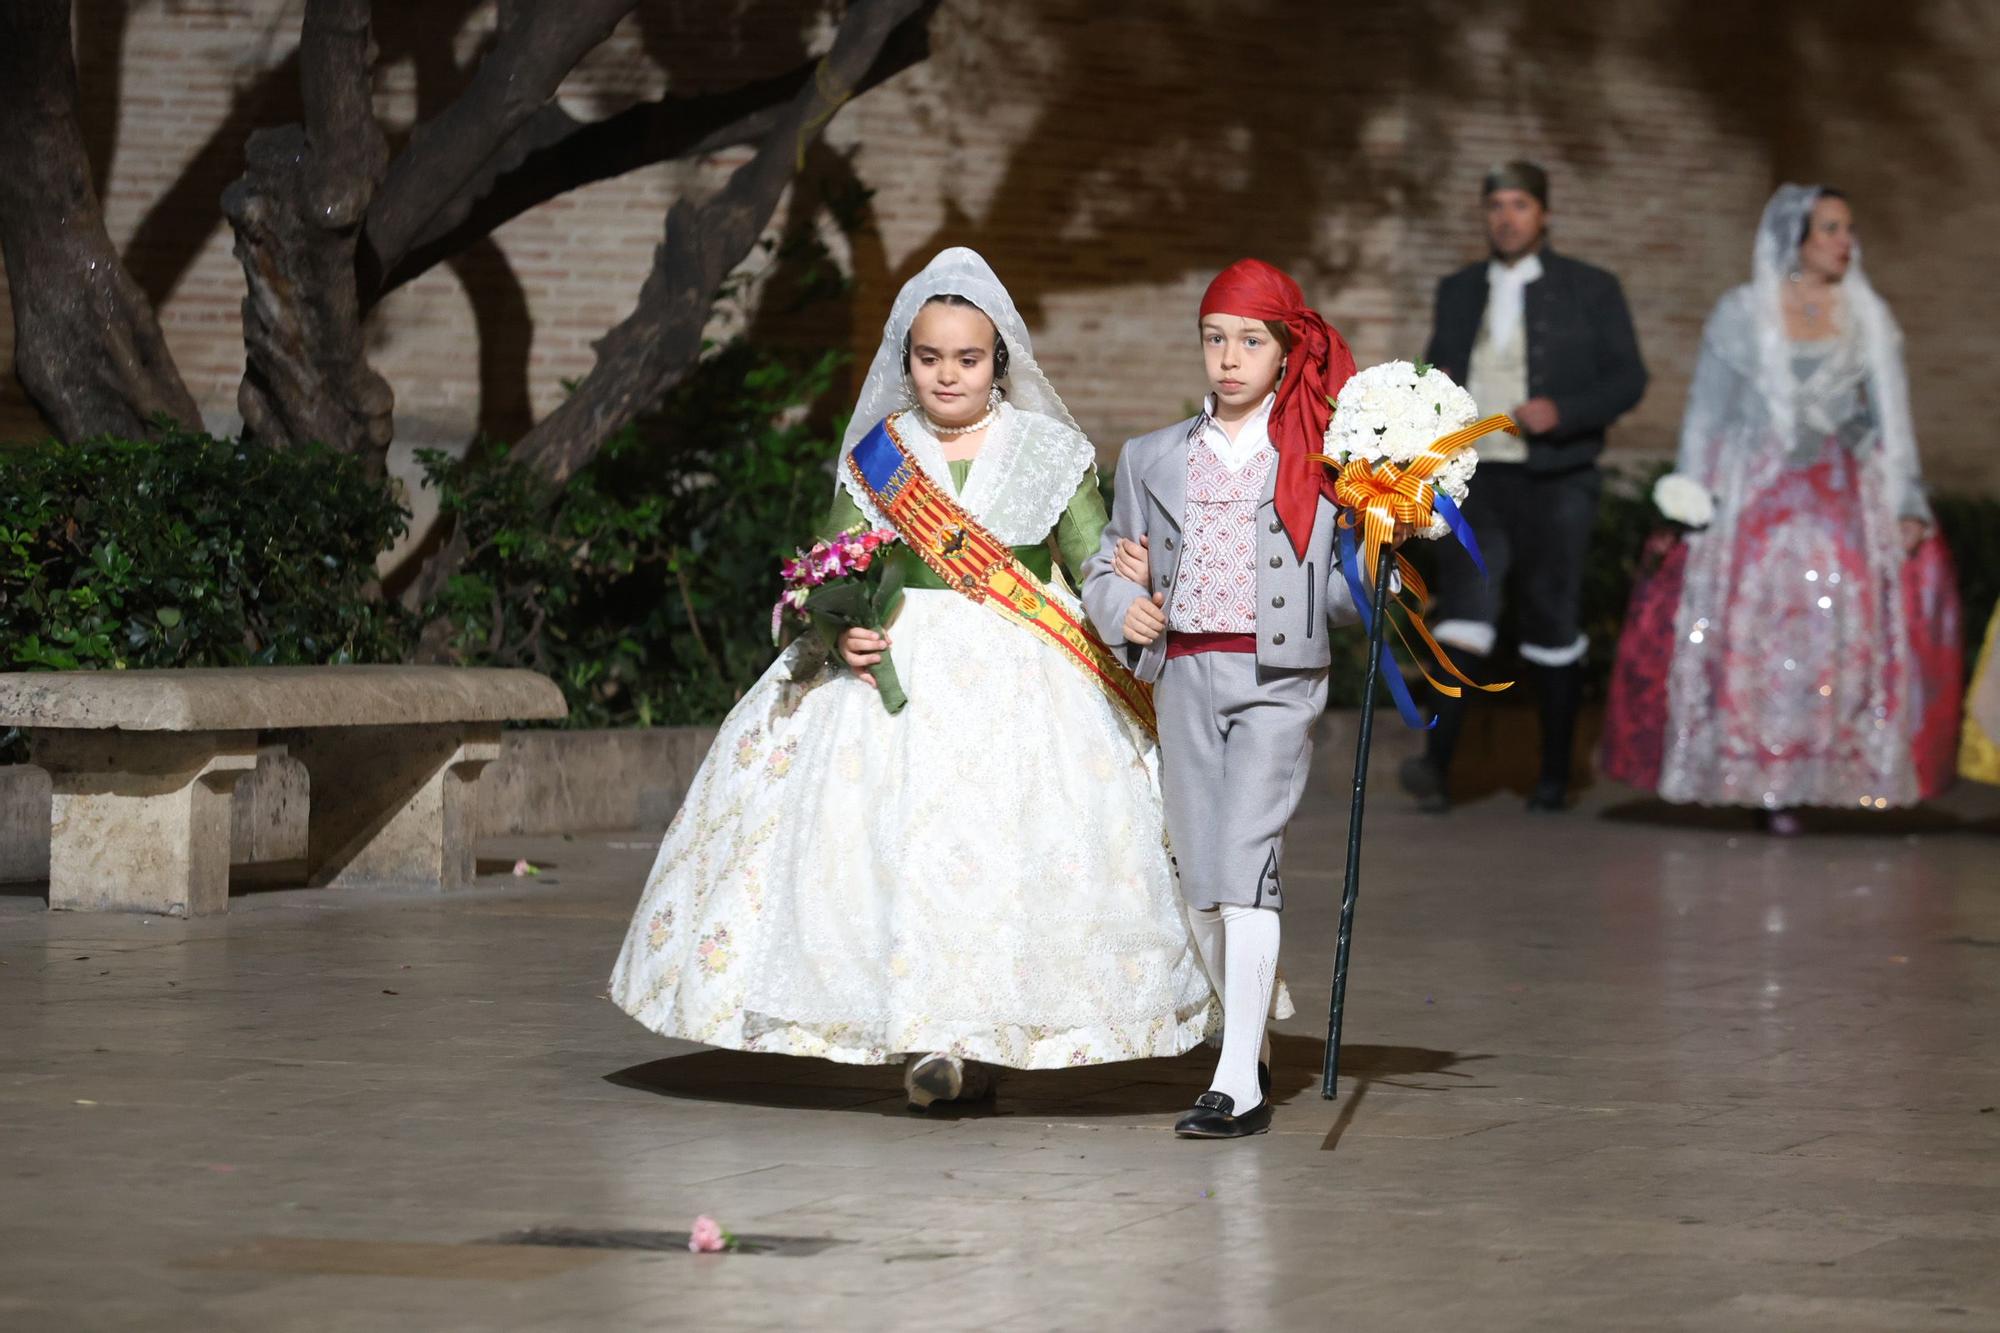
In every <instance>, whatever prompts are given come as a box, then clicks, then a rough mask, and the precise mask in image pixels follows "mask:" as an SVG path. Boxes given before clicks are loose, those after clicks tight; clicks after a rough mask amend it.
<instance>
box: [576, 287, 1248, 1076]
mask: <svg viewBox="0 0 2000 1333" xmlns="http://www.w3.org/2000/svg"><path fill="white" fill-rule="evenodd" d="M1003 390H1004V393H1003ZM885 418H887V421H886V422H885ZM878 423H881V424H880V425H879V426H878ZM886 436H893V437H894V440H895V442H896V446H897V447H898V448H899V449H901V450H902V451H904V453H905V454H906V456H907V458H908V459H909V460H910V461H911V462H912V463H914V464H915V465H916V466H917V467H920V468H921V471H922V474H923V476H924V477H927V478H928V479H929V481H930V482H933V483H935V485H936V487H937V488H938V489H940V490H941V491H942V492H943V493H944V494H945V495H946V496H947V497H949V498H950V499H951V500H954V501H956V503H957V505H958V506H959V507H960V508H961V509H962V510H963V511H964V514H965V515H968V516H969V517H970V519H971V520H973V521H974V522H975V523H976V524H977V525H978V527H980V528H983V530H984V534H990V535H991V537H992V538H993V539H995V540H997V542H998V543H1002V544H1004V545H1005V546H1007V547H1011V548H1013V550H1012V555H1013V557H1014V559H1015V561H1016V562H1017V563H1016V565H1015V568H1017V569H1019V568H1025V569H1027V570H1028V571H1030V572H1031V573H1033V574H1035V575H1036V579H1035V580H1031V581H1030V582H1033V583H1034V585H1035V586H1036V588H1037V591H1038V592H1040V593H1042V594H1046V597H1047V600H1048V601H1049V602H1051V603H1054V604H1056V605H1057V607H1058V609H1060V610H1063V611H1064V612H1065V613H1066V616H1067V617H1068V618H1070V619H1074V620H1076V621H1079V622H1080V621H1081V619H1082V617H1081V612H1080V610H1078V608H1077V606H1076V603H1075V600H1074V597H1073V596H1072V595H1071V594H1070V592H1069V589H1068V587H1067V586H1066V585H1065V584H1064V583H1063V582H1062V580H1061V577H1060V575H1059V574H1056V573H1055V571H1054V570H1053V569H1052V568H1051V556H1052V554H1053V553H1052V551H1051V546H1050V542H1051V538H1053V539H1055V542H1056V544H1057V546H1059V548H1060V550H1061V554H1062V560H1063V563H1064V564H1066V565H1068V566H1069V567H1070V568H1071V570H1072V571H1073V570H1074V568H1075V567H1076V565H1078V564H1080V563H1081V561H1082V560H1083V559H1084V558H1085V557H1086V556H1088V555H1089V554H1090V553H1092V552H1094V551H1095V550H1096V549H1097V544H1098V538H1099V534H1100V533H1101V531H1102V529H1103V526H1104V523H1105V514H1104V508H1103V504H1102V501H1101V500H1100V498H1099V495H1098V490H1097V476H1096V467H1095V453H1094V451H1093V449H1092V447H1091V445H1090V442H1089V441H1088V440H1086V439H1085V438H1084V436H1083V434H1082V433H1081V432H1080V431H1079V430H1078V429H1077V426H1076V423H1075V421H1074V420H1072V419H1071V417H1070V415H1069V412H1068V411H1067V409H1065V408H1064V406H1063V403H1062V400H1061V399H1060V398H1059V397H1057V396H1056V394H1055V391H1054V390H1053V389H1052V388H1051V387H1050V386H1049V383H1048V381H1047V379H1046V378H1045V377H1044V376H1043V375H1042V372H1041V369H1040V368H1039V367H1038V366H1037V365H1036V364H1035V360H1034V353H1033V348H1032V345H1031V343H1030V341H1029V338H1028V332H1027V329H1026V328H1025V327H1024V326H1023V324H1022V322H1021V318H1020V315H1019V313H1018V312H1017V311H1016V310H1015V308H1014V303H1013V300H1012V299H1011V298H1010V297H1009V296H1008V294H1007V292H1006V289H1005V288H1003V287H1002V286H1001V285H1000V282H999V280H998V278H996V277H995V276H994V274H993V271H992V270H991V269H990V268H989V267H988V266H987V265H986V262H985V261H984V260H983V259H981V258H980V257H979V256H978V255H977V254H975V253H973V252H972V251H970V250H966V249H962V248H954V249H950V250H946V251H945V252H943V253H942V254H940V255H938V257H937V258H936V259H934V260H933V261H932V262H931V263H930V265H929V266H928V267H926V268H925V269H924V271H923V272H922V273H920V274H918V275H917V276H916V277H915V278H913V279H911V281H910V282H909V283H908V284H907V285H906V286H905V287H904V288H903V290H902V292H901V294H899V295H898V296H897V298H896V302H895V305H894V307H893V309H892V310H891V313H890V316H889V320H888V322H887V324H886V325H885V327H884V329H883V336H882V344H881V348H880V350H879V351H878V352H877V353H876V356H875V359H874V363H873V365H872V366H871V367H870V369H869V373H868V378H867V380H866V381H865V383H864V384H863V387H862V392H861V398H860V401H859V403H858V404H857V406H856V409H855V413H854V416H853V419H852V421H851V423H850V425H849V426H848V429H847V432H846V437H845V439H844V440H843V442H842V450H841V466H840V468H839V472H838V476H839V481H838V483H837V485H836V493H835V503H834V506H833V513H832V515H831V517H830V518H829V521H828V531H829V532H834V531H844V530H848V529H850V528H851V527H853V526H855V525H856V524H865V525H866V526H870V527H877V528H879V527H888V526H892V523H891V521H890V519H889V517H888V516H887V515H885V514H884V512H883V508H882V506H883V504H885V503H887V501H886V500H882V498H881V496H880V495H879V494H878V493H877V492H875V491H873V490H871V485H870V483H869V481H868V480H867V479H866V478H865V477H864V475H863V470H862V468H861V467H859V466H858V465H857V466H850V456H851V455H853V454H854V452H855V450H856V447H857V445H860V446H862V447H863V449H864V456H866V451H867V450H868V449H869V448H871V447H872V448H875V449H877V450H879V449H880V448H881V446H882V444H883V441H884V438H885V437H886ZM871 437H873V439H872V444H871ZM878 501H880V503H878ZM961 535H962V534H961ZM885 551H886V552H887V553H888V554H889V558H891V559H900V560H902V561H903V562H904V564H905V571H904V572H905V573H906V574H907V576H908V578H907V591H906V592H905V593H904V594H903V597H902V602H901V605H900V608H899V609H898V610H897V612H896V616H895V619H894V622H893V624H892V625H891V628H890V631H889V635H888V637H887V638H883V637H879V636H875V635H871V634H869V633H867V632H866V631H855V630H848V631H846V632H844V633H842V634H841V635H840V636H839V637H840V643H839V646H838V652H837V653H836V654H834V655H833V656H832V657H829V655H828V654H827V652H826V649H825V647H824V646H823V642H822V640H821V639H820V637H819V636H818V635H817V634H812V635H806V636H803V637H802V638H801V639H799V640H798V641H797V642H795V643H794V644H793V645H792V646H791V647H790V648H788V649H787V650H786V651H785V652H784V653H783V654H782V655H781V656H780V657H779V658H778V660H777V661H776V663H774V664H773V665H772V667H771V669H770V670H769V671H767V672H766V673H765V674H764V676H763V678H762V679H761V680H759V681H758V683H757V684H756V686H755V687H754V688H753V689H752V690H751V691H750V692H749V693H748V694H747V695H745V696H744V698H743V700H742V702H741V703H739V704H738V705H737V706H736V708H735V709H734V710H733V711H732V712H731V713H730V715H729V717H728V718H727V719H726V720H725V721H724V722H723V724H722V728H721V733H720V735H719V736H718V737H717V739H716V743H715V746H714V748H713V749H712V750H710V751H709V754H708V756H707V758H706V759H705V760H704V761H703V763H702V766H701V769H700V771H699V772H698V773H697V774H696V776H695V779H694V783H693V785H692V787H691V788H690V789H689V791H688V795H687V799H686V801H685V803H684V804H683V805H682V807H681V810H680V813H679V814H678V815H676V816H675V818H674V821H673V824H672V825H671V827H669V829H668V830H667V834H666V839H665V841H664V842H663V843H662V844H661V847H660V852H659V858H658V860H657V862H656V863H655V864H654V867H653V871H652V874H651V875H650V876H649V877H648V879H647V882H646V889H645V893H644V895H643V897H642V898H641V899H640V902H639V908H638V911H637V913H636V914H635V915H634V917H633V920H632V926H631V929H630V931H629V933H628V934H627V936H626V939H625V945H624V949H623V950H622V952H621V953H620V954H619V957H618V963H617V967H616V969H615V971H614V972H613V974H612V979H611V996H612V998H613V999H614V1000H616V1001H617V1002H618V1004H619V1005H620V1006H622V1007H623V1008H624V1009H625V1010H626V1012H628V1013H630V1014H631V1015H632V1016H633V1017H635V1018H637V1019H638V1020H639V1021H640V1022H642V1023H644V1024H646V1026H648V1027H650V1028H652V1029H653V1030H654V1031H656V1032H659V1033H662V1034H663V1035H666V1036H671V1037H681V1038H686V1039H688V1040H691V1041H698V1042H703V1043H706V1044H708V1045H712V1046H724V1047H730V1048H732V1049H736V1050H745V1051H769V1052H778V1053H782V1054H787V1055H809V1056H819V1057H822V1058H824V1059H829V1060H838V1061H842V1062H846V1063H852V1064H882V1063H888V1062H892V1061H899V1060H902V1061H906V1062H907V1063H906V1067H905V1083H906V1086H907V1088H908V1091H909V1094H910V1101H911V1103H912V1105H913V1106H915V1107H922V1106H925V1105H928V1104H929V1103H930V1102H931V1101H933V1100H940V1099H947V1098H952V1097H960V1096H966V1097H969V1096H976V1095H980V1094H982V1093H983V1092H984V1091H986V1090H987V1089H988V1088H989V1087H990V1080H989V1079H987V1078H985V1077H984V1072H985V1071H984V1070H983V1069H981V1068H979V1067H978V1066H976V1065H974V1064H973V1062H986V1063H988V1064H993V1065H1004V1066H1010V1067H1013V1068H1023V1069H1027V1068H1036V1069H1039V1068H1050V1067H1054V1066H1059V1065H1073V1064H1090V1063H1097V1062H1100V1061H1108V1060H1130V1059H1139V1058H1143V1057H1148V1056H1167V1055H1176V1054H1179V1053H1180V1052H1182V1051H1185V1050H1187V1049H1189V1048H1190V1047H1192V1046H1193V1045H1195V1044H1196V1043H1197V1042H1199V1041H1201V1040H1202V1038H1203V1037H1204V1036H1206V1035H1208V1034H1209V1033H1210V1031H1211V1030H1212V1029H1213V1028H1214V1027H1215V1026H1216V1024H1217V1022H1218V1020H1219V1006H1218V1005H1217V1004H1216V1001H1215V998H1214V994H1213V991H1212V989H1211V987H1210V984H1209V980H1208V978H1207V976H1206V974H1205V973H1204V972H1203V971H1202V967H1201V963H1200V960H1199V956H1198V955H1197V953H1196V952H1195V950H1194V948H1193V947H1192V945H1191V943H1190V938H1189V934H1188V929H1187V923H1186V919H1185V917H1184V916H1183V909H1182V907H1181V899H1180V895H1179V894H1178V892H1177V891H1176V889H1175V885H1174V879H1173V870H1172V866H1171V863H1170V861H1169V859H1168V852H1167V847H1166V842H1165V835H1164V831H1163V823H1162V814H1161V806H1160V791H1159V782H1158V770H1157V760H1156V755H1155V747H1154V742H1153V739H1152V737H1151V735H1150V734H1149V732H1148V730H1147V726H1146V725H1145V722H1143V721H1142V720H1141V717H1142V716H1143V712H1144V710H1134V709H1133V708H1131V707H1129V706H1128V707H1121V706H1120V704H1119V703H1118V702H1115V701H1114V699H1115V695H1116V693H1117V690H1116V689H1113V688H1108V687H1107V684H1106V681H1105V680H1104V679H1103V678H1101V674H1100V676H1093V674H1092V673H1091V672H1090V671H1088V670H1085V669H1084V668H1083V667H1082V666H1080V665H1079V660H1078V659H1077V657H1076V656H1075V655H1073V654H1071V653H1066V652H1065V651H1064V649H1063V648H1062V647H1061V646H1059V645H1058V644H1056V643H1053V642H1051V641H1050V640H1049V639H1048V638H1047V637H1044V636H1042V635H1038V634H1037V633H1036V632H1034V631H1033V630H1031V629H1030V628H1029V627H1027V626H1024V625H1023V624H1021V623H1017V621H1015V620H1013V619H1010V618H1008V617H1007V616H1005V615H1003V614H1002V613H1001V612H999V611H997V610H996V609H994V607H993V606H992V605H989V604H982V603H981V602H978V601H975V600H973V599H972V597H970V596H968V595H967V594H966V593H965V592H963V591H959V590H955V589H954V588H953V587H952V586H951V585H950V584H948V583H947V582H946V581H945V580H944V579H943V578H941V577H939V576H938V575H937V574H936V573H935V572H934V570H933V569H932V568H931V566H930V565H929V564H927V563H926V560H928V559H930V557H928V556H926V557H924V558H921V559H920V558H919V557H918V555H917V553H916V552H914V551H912V550H911V548H910V547H908V546H906V545H904V544H901V543H898V544H896V545H894V546H891V547H888V548H885ZM1029 602H1030V604H1031V605H1032V604H1033V599H1032V598H1030V599H1029ZM891 641H893V651H892V652H891V653H890V656H891V660H892V662H893V665H894V667H895V669H896V672H897V675H898V677H899V678H900V682H901V685H902V688H903V690H904V692H905V693H906V694H907V697H908V700H909V702H908V704H907V706H906V707H904V708H903V709H902V710H901V711H900V712H897V713H895V714H893V715H892V714H891V713H890V712H888V711H887V709H886V708H885V707H884V705H883V702H882V699H881V697H880V696H879V695H878V693H877V691H876V689H875V686H874V682H873V678H872V676H871V673H870V671H869V668H870V667H872V666H875V665H876V664H877V663H878V662H879V660H880V655H881V654H882V653H883V652H885V651H889V650H890V645H891ZM841 659H845V663H846V665H843V664H842V661H841ZM1129 685H1130V682H1129V679H1128V680H1126V681H1124V682H1123V686H1129ZM1121 688H1122V686H1121Z"/></svg>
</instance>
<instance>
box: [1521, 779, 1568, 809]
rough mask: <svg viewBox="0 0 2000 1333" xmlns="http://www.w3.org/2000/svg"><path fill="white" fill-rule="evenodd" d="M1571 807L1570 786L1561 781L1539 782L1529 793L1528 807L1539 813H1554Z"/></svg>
mask: <svg viewBox="0 0 2000 1333" xmlns="http://www.w3.org/2000/svg"><path fill="white" fill-rule="evenodd" d="M1568 808H1569V787H1568V784H1566V783H1561V782H1537V783H1536V784H1535V789H1534V790H1533V791H1531V792H1529V793H1528V809H1530V810H1532V811H1534V812H1535V813H1537V814H1553V813H1555V812H1556V811H1558V810H1567V809H1568Z"/></svg>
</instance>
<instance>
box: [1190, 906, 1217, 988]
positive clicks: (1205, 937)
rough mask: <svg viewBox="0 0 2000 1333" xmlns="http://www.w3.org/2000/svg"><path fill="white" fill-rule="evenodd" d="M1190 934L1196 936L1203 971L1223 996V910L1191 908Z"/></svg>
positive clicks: (1195, 949) (1196, 947)
mask: <svg viewBox="0 0 2000 1333" xmlns="http://www.w3.org/2000/svg"><path fill="white" fill-rule="evenodd" d="M1187 915H1188V933H1189V934H1190V935H1192V936H1194V951H1195V953H1197V954H1198V955H1200V957H1201V968H1202V971H1204V972H1206V973H1208V981H1209V984H1210V985H1212V986H1214V987H1215V993H1216V994H1217V995H1221V994H1222V909H1221V908H1220V907H1209V908H1192V907H1191V908H1189V909H1188V914H1187Z"/></svg>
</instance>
